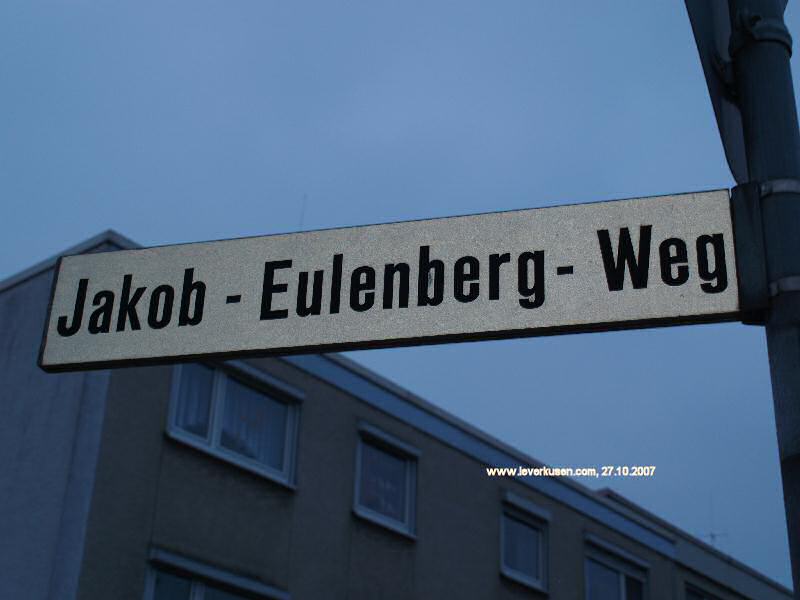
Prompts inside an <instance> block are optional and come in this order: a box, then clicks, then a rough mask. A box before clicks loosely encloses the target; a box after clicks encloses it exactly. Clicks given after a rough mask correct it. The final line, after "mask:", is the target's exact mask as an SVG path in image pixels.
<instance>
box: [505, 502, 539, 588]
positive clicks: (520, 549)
mask: <svg viewBox="0 0 800 600" xmlns="http://www.w3.org/2000/svg"><path fill="white" fill-rule="evenodd" d="M549 519H550V513H549V512H548V511H547V510H545V509H542V508H539V507H537V506H536V505H534V504H533V503H532V502H530V501H529V500H526V499H525V498H522V497H521V496H517V495H516V494H513V493H510V492H507V493H506V494H505V498H504V503H503V510H502V513H501V517H500V572H501V573H502V574H503V575H505V576H506V577H508V578H510V579H513V580H514V581H516V582H518V583H522V584H524V585H527V586H529V587H533V588H535V589H537V590H540V591H546V590H547V586H546V581H547V521H549Z"/></svg>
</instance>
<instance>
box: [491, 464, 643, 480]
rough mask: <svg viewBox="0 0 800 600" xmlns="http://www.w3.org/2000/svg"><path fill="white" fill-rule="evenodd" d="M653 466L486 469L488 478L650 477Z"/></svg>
mask: <svg viewBox="0 0 800 600" xmlns="http://www.w3.org/2000/svg"><path fill="white" fill-rule="evenodd" d="M655 473H656V468H655V466H653V465H602V466H600V467H577V468H573V467H545V466H542V467H486V475H488V476H489V477H595V478H599V477H652V476H653V475H655Z"/></svg>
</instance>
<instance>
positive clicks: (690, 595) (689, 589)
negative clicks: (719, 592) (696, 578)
mask: <svg viewBox="0 0 800 600" xmlns="http://www.w3.org/2000/svg"><path fill="white" fill-rule="evenodd" d="M686 600H717V597H716V596H712V595H711V594H707V593H706V592H701V591H700V590H699V589H697V588H696V587H693V586H691V585H687V586H686Z"/></svg>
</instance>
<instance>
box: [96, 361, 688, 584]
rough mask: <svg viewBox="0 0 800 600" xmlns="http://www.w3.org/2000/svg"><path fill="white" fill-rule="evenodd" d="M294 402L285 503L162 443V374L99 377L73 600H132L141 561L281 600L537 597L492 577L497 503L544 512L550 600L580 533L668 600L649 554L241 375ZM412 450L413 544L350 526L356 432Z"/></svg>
mask: <svg viewBox="0 0 800 600" xmlns="http://www.w3.org/2000/svg"><path fill="white" fill-rule="evenodd" d="M249 362H250V364H252V365H258V366H259V367H260V368H262V369H264V370H266V371H268V372H270V373H271V374H273V375H275V376H277V377H278V378H280V379H282V380H283V381H286V382H287V383H290V384H291V385H293V386H295V387H297V388H300V389H302V390H304V392H305V393H306V399H305V400H304V401H303V403H302V407H301V410H300V428H299V440H298V455H297V478H296V484H297V485H296V490H292V489H288V488H286V487H285V486H282V485H280V484H277V483H274V482H272V481H269V480H267V479H265V478H262V477H260V476H258V475H255V474H252V473H249V472H246V471H243V470H241V469H238V468H237V467H235V466H233V465H230V464H228V463H225V462H223V461H221V460H220V459H218V458H215V457H212V456H209V455H206V454H205V453H203V452H201V451H198V450H196V449H193V448H190V447H187V446H185V445H183V444H181V443H180V442H178V441H175V440H173V439H171V438H169V437H167V436H166V435H165V428H166V420H167V407H168V398H169V390H170V380H171V377H172V372H173V371H172V369H171V368H169V367H151V368H135V369H121V370H117V371H115V372H114V374H113V376H112V379H111V385H110V392H109V400H108V408H107V416H106V427H105V429H104V432H103V439H102V453H101V459H100V463H99V467H98V473H97V484H96V487H95V494H94V499H93V504H92V514H91V518H90V529H89V535H88V538H87V543H86V554H85V563H84V570H83V573H82V577H81V586H80V598H83V599H94V598H109V597H113V598H118V599H120V600H122V599H131V600H134V599H135V600H140V599H141V598H142V594H143V589H144V588H143V586H144V578H145V570H146V565H147V557H148V549H149V548H150V547H151V546H156V547H159V548H162V549H165V550H168V551H171V552H174V553H176V554H180V555H183V556H185V557H188V558H191V559H194V560H197V561H200V562H204V563H208V564H211V565H214V566H217V567H220V568H223V569H227V570H230V571H232V572H234V573H237V574H240V575H245V576H247V577H250V578H253V579H256V580H259V581H262V582H264V583H266V584H269V585H272V586H274V587H277V588H280V589H283V590H288V591H289V592H290V593H291V596H292V598H293V599H295V600H305V599H309V600H310V599H318V598H331V599H335V598H348V599H349V600H360V599H364V600H367V599H369V600H373V599H375V598H381V599H385V600H390V599H394V598H397V599H400V598H447V597H457V598H501V599H502V598H508V599H512V598H536V597H545V596H544V595H541V594H538V593H536V592H535V591H532V590H530V589H528V588H526V587H523V586H521V585H519V584H517V583H515V582H512V581H509V580H507V579H505V578H504V577H501V576H500V574H499V539H500V532H499V528H500V514H501V506H502V492H503V491H504V490H511V491H514V492H516V493H517V494H519V495H522V496H524V497H526V498H528V499H529V500H531V501H532V502H534V503H536V504H537V505H538V506H541V507H542V508H545V509H546V510H549V511H550V513H551V515H552V521H551V523H550V536H549V538H550V554H549V555H550V565H551V566H550V589H551V597H556V598H582V597H583V585H584V584H583V560H584V543H585V542H584V538H585V535H586V534H587V533H594V534H596V535H598V536H600V537H602V538H603V539H606V540H607V541H609V542H611V543H613V544H616V545H618V546H620V547H622V548H624V549H626V550H627V551H628V552H630V553H632V554H635V555H636V556H637V557H639V558H641V559H642V560H644V561H647V562H648V563H649V564H650V577H649V584H648V585H649V592H650V596H649V597H650V599H651V600H659V599H662V598H663V599H667V598H669V599H673V598H675V593H676V588H677V586H678V582H677V567H676V566H675V565H674V563H672V562H671V561H670V560H668V559H666V558H665V557H663V556H661V555H659V554H658V553H656V552H653V551H652V550H649V549H647V548H644V547H639V546H638V545H637V544H636V543H634V542H632V541H630V540H629V539H628V538H626V537H624V536H621V535H619V534H615V533H614V532H611V531H607V530H606V528H604V527H602V526H600V525H598V524H596V523H594V522H592V521H591V520H589V519H587V518H585V517H583V516H581V515H579V514H577V513H575V512H574V511H572V510H571V509H569V508H567V507H565V506H564V505H562V504H560V503H557V502H556V501H554V500H552V499H550V498H548V497H546V496H538V495H536V494H534V493H532V492H531V490H530V489H529V488H526V487H523V486H521V485H519V484H517V483H516V482H514V481H507V480H498V479H489V478H487V477H486V475H485V471H484V469H483V465H480V464H478V463H477V462H476V461H474V460H473V459H471V458H469V457H467V456H465V455H463V454H460V453H459V452H457V451H456V450H453V449H451V448H450V447H448V446H445V445H443V444H442V443H441V442H439V441H437V440H435V439H433V438H431V437H429V436H427V435H425V434H423V433H420V432H419V431H417V430H415V429H414V428H412V427H410V426H408V425H406V424H404V423H402V422H400V421H398V420H396V419H394V418H392V417H388V416H386V415H385V414H383V413H381V412H379V411H378V410H376V409H374V408H372V407H370V406H367V405H366V404H364V403H362V402H359V401H357V400H355V399H354V398H352V397H350V396H349V395H347V394H345V393H343V392H342V391H340V390H338V389H336V388H334V387H332V386H330V385H328V384H326V383H324V382H323V381H321V380H318V379H315V378H311V377H308V376H307V375H305V374H303V373H301V372H300V371H298V370H296V369H295V368H293V367H291V366H289V365H287V364H286V363H284V362H282V361H278V360H269V359H265V360H260V361H249ZM359 420H364V421H367V422H369V423H371V424H373V425H375V426H377V427H379V428H381V429H383V430H384V431H386V432H387V433H390V434H392V435H394V436H396V437H398V438H400V439H402V440H403V441H405V442H407V443H409V444H411V445H412V446H415V447H416V448H417V449H419V450H420V452H421V456H420V459H419V463H418V486H417V527H416V529H417V539H416V540H412V539H407V538H406V537H404V536H402V535H398V534H397V533H394V532H391V531H388V530H386V529H384V528H382V527H380V526H378V525H375V524H373V523H371V522H367V521H364V520H362V519H360V518H358V517H357V516H355V515H354V514H353V512H352V506H353V485H354V470H355V452H356V445H357V441H358V430H357V424H358V422H359Z"/></svg>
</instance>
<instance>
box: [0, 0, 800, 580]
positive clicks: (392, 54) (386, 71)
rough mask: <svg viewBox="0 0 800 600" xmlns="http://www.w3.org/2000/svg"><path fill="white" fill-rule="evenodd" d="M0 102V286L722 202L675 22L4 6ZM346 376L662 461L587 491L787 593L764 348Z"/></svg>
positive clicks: (654, 338) (390, 367)
mask: <svg viewBox="0 0 800 600" xmlns="http://www.w3.org/2000/svg"><path fill="white" fill-rule="evenodd" d="M795 12H796V11H794V10H793V7H791V6H790V8H789V11H788V13H787V21H788V24H789V27H790V29H791V30H792V31H793V32H795V33H796V32H798V31H800V18H798V17H797V16H796V15H795ZM793 65H794V68H795V69H796V66H797V59H793ZM795 79H796V80H797V79H798V75H797V74H795ZM0 81H2V94H0V198H2V203H3V204H2V205H3V209H4V210H3V218H2V221H0V228H1V229H0V231H2V236H0V277H5V276H8V275H11V274H13V273H14V272H16V271H18V270H21V269H23V268H25V267H27V266H30V265H31V264H32V263H34V262H36V261H38V260H40V259H42V258H45V257H48V256H50V255H53V254H56V253H58V252H59V251H61V250H63V249H64V248H66V247H68V246H70V245H72V244H74V243H76V242H79V241H81V240H82V239H84V238H87V237H89V236H91V235H94V234H96V233H98V232H99V231H101V230H103V229H106V228H109V227H111V228H115V229H117V230H118V231H120V232H121V233H123V234H125V235H127V236H129V237H131V238H133V239H134V240H136V241H138V242H140V243H142V244H145V245H154V244H168V243H176V242H188V241H200V240H209V239H216V238H229V237H239V236H245V235H257V234H262V233H277V232H285V231H294V230H298V229H318V228H323V227H335V226H344V225H357V224H367V223H379V222H386V221H395V220H405V219H418V218H426V217H438V216H447V215H454V214H464V213H474V212H484V211H494V210H506V209H514V208H525V207H536V206H544V205H552V204H560V203H575V202H588V201H594V200H607V199H613V198H626V197H637V196H648V195H658V194H666V193H677V192H690V191H697V190H704V189H715V188H721V187H730V186H732V185H733V182H732V179H731V176H730V174H729V172H728V170H727V167H726V165H725V160H724V155H723V153H722V149H721V146H720V142H719V138H718V135H717V132H716V127H715V123H714V117H713V113H712V110H711V105H710V102H709V101H708V98H707V93H706V88H705V83H704V80H703V75H702V72H701V69H700V64H699V60H698V58H697V54H696V50H695V46H694V42H693V39H692V36H691V29H690V26H689V22H688V18H687V17H686V14H685V10H684V7H683V3H682V2H669V3H668V2H647V3H645V2H633V1H632V0H629V1H625V2H623V1H619V2H613V3H612V2H603V3H600V2H588V1H586V2H575V3H545V2H541V1H540V2H532V1H530V0H525V1H522V0H508V1H506V2H476V1H473V0H459V1H458V2H456V1H454V0H453V1H443V0H426V1H425V2H415V1H412V2H383V1H376V0H370V1H362V0H353V1H350V2H347V3H332V2H311V1H298V2H291V3H288V2H281V3H278V2H274V1H264V0H258V1H247V2H245V1H240V2H236V3H230V2H208V1H196V0H195V1H193V2H185V1H180V2H179V1H173V2H136V3H107V2H86V1H75V2H30V1H29V0H24V1H17V0H6V1H5V2H3V3H2V4H0ZM352 356H353V357H354V358H356V359H357V360H359V361H360V362H362V363H364V364H365V365H367V366H369V367H372V368H374V369H375V370H377V371H378V372H380V373H382V374H384V375H386V376H388V377H390V378H392V379H394V380H395V381H397V382H399V383H400V384H402V385H404V386H405V387H407V388H409V389H411V390H412V391H415V392H417V393H419V394H421V395H422V396H424V397H426V398H428V399H430V400H431V401H432V402H434V403H436V404H438V405H439V406H442V407H443V408H445V409H447V410H449V411H451V412H453V413H455V414H456V415H458V416H460V417H462V418H464V419H466V420H468V421H470V422H472V423H474V424H476V425H477V426H479V427H481V428H483V429H484V430H486V431H488V432H489V433H491V434H493V435H495V436H496V437H499V438H500V439H502V440H504V441H506V442H509V443H511V444H513V445H515V446H518V447H519V448H521V449H522V450H524V451H526V452H528V453H530V454H532V455H533V456H535V457H537V458H539V459H541V460H543V461H545V462H548V463H550V464H553V465H559V466H561V465H563V466H584V465H599V464H646V465H656V466H657V472H656V476H655V477H654V478H652V479H629V480H623V479H615V480H609V481H606V482H604V483H608V484H610V485H611V486H612V487H613V488H614V489H616V490H618V491H619V492H621V493H623V494H625V495H627V496H629V497H630V498H631V499H632V500H634V501H635V502H638V503H640V504H642V505H643V506H645V507H646V508H648V509H650V510H652V511H654V512H655V513H657V514H659V515H661V516H663V517H665V518H666V519H668V520H670V521H672V522H674V523H676V524H677V525H679V526H681V527H683V528H685V529H686V530H688V531H689V532H690V533H692V534H694V535H696V536H698V537H701V538H703V539H705V540H706V541H708V540H709V537H708V536H709V534H710V533H712V532H713V533H717V534H720V537H719V538H718V539H717V541H716V545H717V547H718V548H720V549H721V550H723V551H725V552H728V553H730V554H732V555H733V556H734V557H736V558H738V559H739V560H742V561H744V562H745V563H747V564H749V565H751V566H753V567H755V568H757V569H759V570H760V571H762V572H764V573H765V574H767V575H769V576H770V577H773V578H775V579H777V580H778V581H780V582H782V583H784V584H786V585H789V584H790V574H789V562H788V547H787V541H786V528H785V524H784V516H783V505H782V497H781V490H780V483H779V470H778V455H777V446H776V441H775V429H774V421H773V410H772V399H771V392H770V383H769V373H768V365H767V355H766V344H765V339H764V333H763V331H762V330H761V329H759V328H754V327H745V326H743V325H736V324H728V325H706V326H694V327H681V328H670V329H658V330H642V331H634V332H620V333H604V334H591V335H572V336H564V337H554V338H539V339H527V340H515V341H505V342H487V343H473V344H461V345H448V346H437V347H426V348H408V349H399V350H382V351H370V352H358V353H353V354H352ZM584 483H586V484H587V485H590V486H596V483H595V481H594V480H590V481H589V480H587V481H584Z"/></svg>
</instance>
